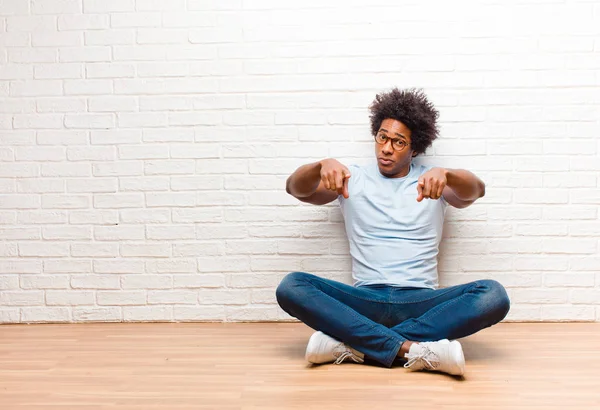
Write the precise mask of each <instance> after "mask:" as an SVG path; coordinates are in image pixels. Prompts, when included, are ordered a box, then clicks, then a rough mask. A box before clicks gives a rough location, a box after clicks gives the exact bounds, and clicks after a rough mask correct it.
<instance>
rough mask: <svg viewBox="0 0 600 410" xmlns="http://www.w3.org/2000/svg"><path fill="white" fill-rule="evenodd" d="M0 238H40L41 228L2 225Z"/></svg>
mask: <svg viewBox="0 0 600 410" xmlns="http://www.w3.org/2000/svg"><path fill="white" fill-rule="evenodd" d="M0 239H3V240H18V239H40V228H32V227H29V228H25V227H12V226H10V227H2V228H0Z"/></svg>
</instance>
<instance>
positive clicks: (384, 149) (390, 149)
mask: <svg viewBox="0 0 600 410" xmlns="http://www.w3.org/2000/svg"><path fill="white" fill-rule="evenodd" d="M381 152H382V153H384V154H389V155H391V154H393V153H394V148H393V147H392V140H387V142H386V143H385V144H383V146H382V147H381Z"/></svg>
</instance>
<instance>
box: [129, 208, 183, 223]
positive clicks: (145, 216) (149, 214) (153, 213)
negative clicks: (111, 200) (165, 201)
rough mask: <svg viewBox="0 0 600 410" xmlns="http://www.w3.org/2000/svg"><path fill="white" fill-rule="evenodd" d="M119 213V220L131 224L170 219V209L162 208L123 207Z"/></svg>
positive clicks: (165, 221)
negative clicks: (130, 208)
mask: <svg viewBox="0 0 600 410" xmlns="http://www.w3.org/2000/svg"><path fill="white" fill-rule="evenodd" d="M119 214H120V219H121V222H124V223H131V224H146V223H149V224H151V223H167V222H169V220H170V211H168V210H162V209H152V210H149V209H144V210H139V209H135V210H134V209H132V210H128V209H124V210H121V211H119ZM175 222H177V221H175Z"/></svg>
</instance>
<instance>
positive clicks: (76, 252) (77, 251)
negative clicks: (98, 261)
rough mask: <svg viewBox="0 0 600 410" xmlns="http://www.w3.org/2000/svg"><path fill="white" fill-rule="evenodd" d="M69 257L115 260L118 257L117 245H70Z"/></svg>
mask: <svg viewBox="0 0 600 410" xmlns="http://www.w3.org/2000/svg"><path fill="white" fill-rule="evenodd" d="M71 256H74V257H84V258H116V257H117V256H119V245H118V244H116V243H102V242H100V243H98V242H92V243H72V244H71ZM90 270H91V269H90Z"/></svg>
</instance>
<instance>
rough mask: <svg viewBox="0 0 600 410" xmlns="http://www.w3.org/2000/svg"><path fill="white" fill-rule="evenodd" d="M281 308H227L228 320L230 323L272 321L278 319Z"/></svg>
mask: <svg viewBox="0 0 600 410" xmlns="http://www.w3.org/2000/svg"><path fill="white" fill-rule="evenodd" d="M278 312H279V307H277V306H271V305H266V306H243V307H233V306H231V307H227V310H226V314H227V316H226V318H227V320H228V321H240V322H254V321H257V322H262V321H271V320H274V319H275V318H277V316H278Z"/></svg>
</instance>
